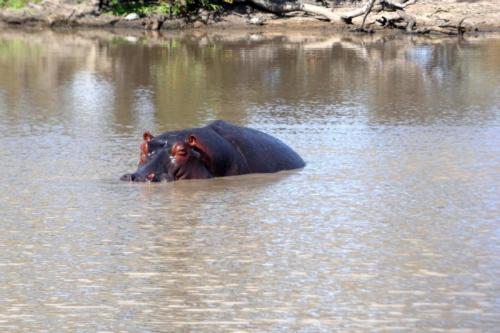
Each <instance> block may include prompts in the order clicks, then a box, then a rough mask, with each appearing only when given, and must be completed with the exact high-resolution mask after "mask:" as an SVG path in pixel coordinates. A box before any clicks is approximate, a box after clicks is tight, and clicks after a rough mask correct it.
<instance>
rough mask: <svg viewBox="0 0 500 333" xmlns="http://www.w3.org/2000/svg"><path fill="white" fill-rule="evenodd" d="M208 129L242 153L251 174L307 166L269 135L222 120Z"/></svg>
mask: <svg viewBox="0 0 500 333" xmlns="http://www.w3.org/2000/svg"><path fill="white" fill-rule="evenodd" d="M207 127H210V128H211V129H212V130H213V131H215V132H216V133H217V134H219V135H220V136H221V137H223V138H224V139H226V140H227V141H229V142H230V143H231V144H232V145H233V146H234V147H235V148H236V150H237V151H239V152H240V153H241V155H242V156H243V157H244V159H245V160H246V163H247V165H248V172H250V173H270V172H277V171H281V170H291V169H297V168H302V167H304V166H305V162H304V160H303V159H302V158H301V157H300V156H299V155H298V154H297V153H296V152H295V151H293V150H292V149H291V148H290V147H289V146H287V145H286V144H285V143H283V142H281V141H280V140H278V139H276V138H275V137H272V136H271V135H269V134H266V133H263V132H260V131H258V130H255V129H252V128H246V127H240V126H236V125H232V124H229V123H227V122H225V121H222V120H218V121H215V122H213V123H211V124H209V125H207Z"/></svg>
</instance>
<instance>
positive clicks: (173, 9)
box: [0, 0, 233, 16]
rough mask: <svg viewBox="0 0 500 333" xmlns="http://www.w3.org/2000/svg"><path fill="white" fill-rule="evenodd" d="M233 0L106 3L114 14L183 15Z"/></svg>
mask: <svg viewBox="0 0 500 333" xmlns="http://www.w3.org/2000/svg"><path fill="white" fill-rule="evenodd" d="M0 1H22V0H0ZM232 2H233V1H232V0H160V1H148V0H145V1H127V0H109V1H108V2H107V4H106V5H105V8H106V10H108V11H110V12H111V13H113V14H114V15H124V14H127V13H137V14H139V15H150V14H167V15H172V16H181V15H185V14H189V13H192V12H195V11H197V10H198V9H206V10H209V11H218V10H220V9H221V8H222V5H223V4H224V3H232Z"/></svg>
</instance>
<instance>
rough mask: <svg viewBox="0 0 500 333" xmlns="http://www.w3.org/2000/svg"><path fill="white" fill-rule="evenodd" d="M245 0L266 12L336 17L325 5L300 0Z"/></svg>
mask: <svg viewBox="0 0 500 333" xmlns="http://www.w3.org/2000/svg"><path fill="white" fill-rule="evenodd" d="M245 2H248V3H250V4H252V5H255V6H257V7H259V8H261V9H264V10H266V11H268V12H271V13H274V14H278V15H281V14H284V13H290V12H298V11H301V12H306V13H310V14H315V15H320V16H323V17H325V18H326V19H328V20H330V21H335V20H337V19H338V16H337V15H335V14H333V12H332V10H330V9H329V8H326V7H322V6H317V5H311V4H307V3H302V2H300V1H298V2H293V1H277V0H275V1H271V0H247V1H245Z"/></svg>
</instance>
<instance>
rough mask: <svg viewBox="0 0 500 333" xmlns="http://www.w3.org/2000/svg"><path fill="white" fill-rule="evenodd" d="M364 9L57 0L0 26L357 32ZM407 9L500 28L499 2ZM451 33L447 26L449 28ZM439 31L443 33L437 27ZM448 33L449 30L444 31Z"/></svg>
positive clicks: (428, 20)
mask: <svg viewBox="0 0 500 333" xmlns="http://www.w3.org/2000/svg"><path fill="white" fill-rule="evenodd" d="M359 8H360V5H358V6H353V5H352V4H351V5H350V6H347V5H341V6H334V7H333V8H330V10H331V15H330V20H327V19H325V18H324V17H322V16H321V15H311V14H310V13H305V12H292V13H287V14H284V15H275V14H272V13H268V12H264V11H260V10H257V9H255V8H253V7H251V6H248V5H243V4H242V5H237V6H232V7H229V8H226V9H225V10H223V11H219V12H217V13H215V12H209V11H205V10H201V11H198V12H197V13H196V14H192V15H190V16H187V17H183V18H175V17H174V18H172V17H169V16H168V15H163V14H158V13H153V14H149V15H142V16H139V15H134V14H135V13H132V12H131V13H127V14H125V15H122V16H117V15H112V14H110V13H103V12H101V11H100V10H99V8H98V6H96V5H95V4H93V3H91V2H83V3H80V4H68V3H66V2H63V1H58V0H45V1H42V2H41V3H39V4H34V3H30V4H28V5H27V6H26V7H25V8H22V9H17V10H13V9H1V10H0V25H3V26H19V27H79V28H125V29H143V30H185V29H248V30H261V29H264V30H268V29H271V30H273V29H306V30H314V29H321V30H323V29H324V30H330V29H331V30H355V29H356V28H357V27H359V26H360V25H361V21H362V16H360V17H357V18H354V19H353V20H352V23H353V24H346V23H345V20H343V16H345V15H346V14H347V13H349V12H352V11H354V10H357V9H359ZM405 13H407V14H408V15H411V16H412V17H413V18H415V19H416V22H418V23H417V24H418V25H419V26H434V27H445V28H446V27H456V26H464V27H465V30H466V31H469V32H470V31H481V32H489V31H500V0H492V1H456V0H444V1H436V0H423V1H418V2H417V3H415V4H413V5H411V6H408V7H407V8H405ZM390 14H391V13H389V15H388V14H387V13H385V12H384V13H374V14H370V15H369V16H368V18H367V26H369V27H370V29H371V30H380V29H382V27H381V26H380V24H378V23H377V21H380V20H381V19H382V16H383V18H384V19H385V18H387V17H388V18H389V19H390V18H391V16H390ZM446 31H448V30H446ZM438 32H439V31H438ZM444 33H446V32H444Z"/></svg>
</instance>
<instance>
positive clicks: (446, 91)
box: [0, 30, 500, 332]
mask: <svg viewBox="0 0 500 333" xmlns="http://www.w3.org/2000/svg"><path fill="white" fill-rule="evenodd" d="M0 73H1V74H0V132H1V133H2V135H1V136H0V168H1V170H2V172H1V173H0V183H1V184H2V191H1V192H0V211H1V219H0V228H1V230H2V232H1V233H0V331H5V332H43V331H46V332H98V331H102V332H105V331H115V332H118V331H123V332H200V331H202V332H212V331H214V332H236V331H238V332H292V331H294V332H332V331H339V332H357V331H359V332H375V331H384V332H387V331H397V332H402V331H409V332H417V331H419V332H495V331H497V332H498V327H500V280H499V278H498V277H499V276H500V259H499V258H500V225H499V218H498V216H499V214H500V209H499V204H500V199H499V185H500V144H499V142H500V128H499V125H500V121H499V116H500V37H499V36H495V35H490V36H478V37H470V38H467V39H465V40H457V39H436V38H421V37H402V36H387V35H385V36H384V35H374V36H355V35H333V36H329V35H326V34H299V33H295V32H293V33H289V34H287V35H284V34H280V33H268V34H249V33H233V34H221V33H210V34H205V33H190V34H177V35H154V36H153V35H151V36H145V35H142V34H138V33H135V35H130V36H127V35H123V34H122V35H119V34H114V33H111V32H93V31H86V32H68V33H64V32H58V33H56V32H49V31H44V32H18V31H9V30H5V31H2V32H0ZM214 119H225V120H227V121H230V122H233V123H236V124H239V125H244V126H251V127H254V128H257V129H260V130H262V131H265V132H267V133H270V134H272V135H274V136H276V137H278V138H280V139H282V140H283V141H285V142H287V143H288V144H289V145H290V146H292V147H293V148H294V149H295V150H296V151H297V152H299V153H300V154H301V155H302V156H303V158H304V159H305V160H306V162H307V166H306V168H304V169H303V170H298V171H291V172H283V173H279V174H272V175H248V176H241V177H229V178H220V179H212V180H200V181H183V182H177V183H161V184H128V183H123V182H120V181H119V180H118V178H119V176H120V175H121V174H123V173H125V172H130V171H133V170H134V169H135V167H136V163H137V160H138V152H139V150H138V147H139V143H140V137H141V134H142V131H144V130H146V129H147V130H150V131H152V132H153V133H160V132H162V131H166V130H173V129H179V128H185V127H194V126H202V125H204V124H206V123H207V122H209V121H211V120H214Z"/></svg>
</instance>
